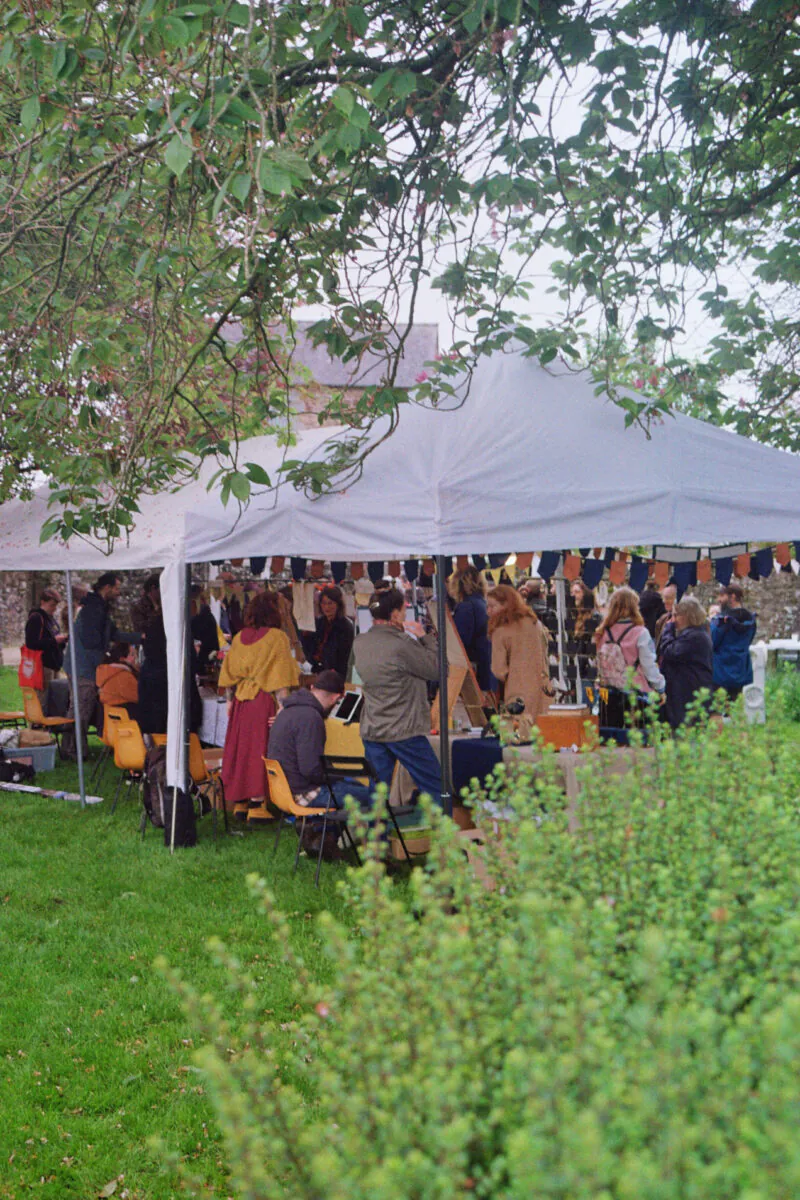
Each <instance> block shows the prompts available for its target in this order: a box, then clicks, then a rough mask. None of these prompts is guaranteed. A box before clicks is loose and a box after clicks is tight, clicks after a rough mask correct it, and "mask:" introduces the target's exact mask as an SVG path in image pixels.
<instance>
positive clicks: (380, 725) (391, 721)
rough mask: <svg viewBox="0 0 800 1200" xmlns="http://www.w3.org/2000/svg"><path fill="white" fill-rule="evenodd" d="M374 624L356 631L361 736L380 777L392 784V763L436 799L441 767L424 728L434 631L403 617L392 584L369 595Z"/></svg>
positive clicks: (435, 672)
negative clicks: (361, 694) (361, 695)
mask: <svg viewBox="0 0 800 1200" xmlns="http://www.w3.org/2000/svg"><path fill="white" fill-rule="evenodd" d="M369 607H370V613H371V614H372V621H373V624H372V628H371V629H370V630H369V631H368V632H367V633H364V634H362V635H361V636H360V637H357V638H356V640H355V644H354V647H353V653H354V658H355V667H356V670H357V672H358V675H359V678H360V679H361V681H362V684H363V687H364V713H363V716H362V717H361V738H362V740H363V742H364V750H365V753H366V756H367V758H368V759H369V761H370V763H371V764H372V766H373V768H374V770H375V773H376V775H377V776H378V780H379V781H380V782H381V783H385V784H386V785H387V787H388V786H390V785H391V782H392V775H393V773H394V768H395V764H396V763H398V762H399V763H401V764H402V766H404V767H405V768H406V770H407V771H408V773H409V775H410V776H411V778H412V779H413V781H414V783H415V784H416V785H417V787H418V788H419V789H420V791H422V792H427V793H428V795H429V796H431V797H432V799H433V800H434V801H435V802H436V803H437V804H441V802H442V771H441V767H440V765H439V760H438V758H437V757H436V754H435V753H434V751H433V749H432V748H431V744H430V742H429V741H428V736H427V735H428V734H429V733H430V728H431V710H430V703H429V701H428V689H427V683H428V682H434V681H435V680H437V679H438V678H439V650H438V642H437V639H436V635H435V634H433V633H427V634H426V632H425V629H424V627H423V626H422V625H420V624H419V622H417V621H412V622H409V623H406V621H405V599H404V597H403V594H402V592H399V591H398V590H397V589H396V588H392V589H390V590H389V591H385V592H381V593H376V594H375V595H374V596H373V597H372V599H371V600H370V606H369Z"/></svg>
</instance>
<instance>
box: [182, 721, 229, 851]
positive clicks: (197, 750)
mask: <svg viewBox="0 0 800 1200" xmlns="http://www.w3.org/2000/svg"><path fill="white" fill-rule="evenodd" d="M221 770H222V764H221V763H219V764H218V765H216V766H210V765H209V763H208V761H207V760H206V756H205V754H204V753H203V747H202V746H201V745H200V738H199V737H198V736H197V734H196V733H190V734H189V776H190V778H191V780H192V790H193V792H194V793H195V795H196V796H197V797H198V799H199V800H200V802H201V812H200V815H201V816H202V802H203V800H205V801H206V802H207V803H208V804H210V805H211V811H212V812H213V814H214V840H215V841H216V837H217V819H218V818H217V811H218V810H219V809H220V808H221V809H222V820H223V823H224V825H225V832H226V833H227V832H228V813H227V810H226V808H225V794H224V791H223V788H222V776H221Z"/></svg>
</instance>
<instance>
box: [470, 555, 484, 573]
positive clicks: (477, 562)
mask: <svg viewBox="0 0 800 1200" xmlns="http://www.w3.org/2000/svg"><path fill="white" fill-rule="evenodd" d="M472 563H473V566H474V567H476V568H477V570H478V571H485V570H486V558H485V556H484V555H483V554H473V556H472Z"/></svg>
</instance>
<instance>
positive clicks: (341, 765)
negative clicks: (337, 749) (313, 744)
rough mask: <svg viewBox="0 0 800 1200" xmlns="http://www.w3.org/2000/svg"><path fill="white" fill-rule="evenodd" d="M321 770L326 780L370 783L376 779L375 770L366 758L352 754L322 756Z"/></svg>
mask: <svg viewBox="0 0 800 1200" xmlns="http://www.w3.org/2000/svg"><path fill="white" fill-rule="evenodd" d="M322 769H323V771H324V772H325V777H326V778H327V779H328V780H331V781H333V780H334V779H358V781H359V782H362V781H363V782H364V783H367V784H368V783H370V782H371V781H372V780H374V779H375V778H376V775H375V770H374V768H373V766H372V763H371V762H370V761H369V759H368V758H365V757H364V756H363V755H361V756H356V755H352V754H323V756H322Z"/></svg>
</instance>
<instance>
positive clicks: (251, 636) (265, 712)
mask: <svg viewBox="0 0 800 1200" xmlns="http://www.w3.org/2000/svg"><path fill="white" fill-rule="evenodd" d="M280 626H281V615H280V612H279V610H278V604H277V600H276V597H275V595H274V593H272V592H259V593H258V595H256V596H254V597H253V599H252V600H251V601H250V603H249V604H248V606H247V608H246V610H245V614H244V628H243V629H242V632H241V633H237V634H236V637H235V638H234V639H233V642H232V644H231V648H230V650H229V651H228V653H227V654H226V655H225V659H224V661H223V664H222V668H221V670H220V673H219V682H220V684H221V685H222V686H223V687H226V688H235V689H236V692H235V698H234V699H232V700H231V701H229V704H228V732H227V734H226V736H225V750H224V752H223V756H222V782H223V785H224V787H225V803H226V806H227V807H228V808H230V807H232V806H233V805H234V804H238V803H241V802H242V801H244V800H249V801H250V803H251V804H255V805H260V804H263V803H264V800H265V799H266V796H267V795H268V791H269V789H268V786H267V778H266V772H265V770H264V762H263V759H264V757H265V756H266V755H267V752H268V746H269V726H270V722H271V720H272V718H273V717H274V716H275V714H276V712H277V711H278V709H277V705H276V703H275V700H276V698H277V700H278V701H283V700H284V699H285V698H286V696H287V695H288V691H289V688H291V687H296V686H297V683H298V680H299V678H300V671H299V668H298V666H297V663H296V662H295V660H294V659H293V658H292V654H291V651H290V649H289V639H288V638H287V636H286V634H285V633H284V632H283V631H282V629H281V627H280Z"/></svg>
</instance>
